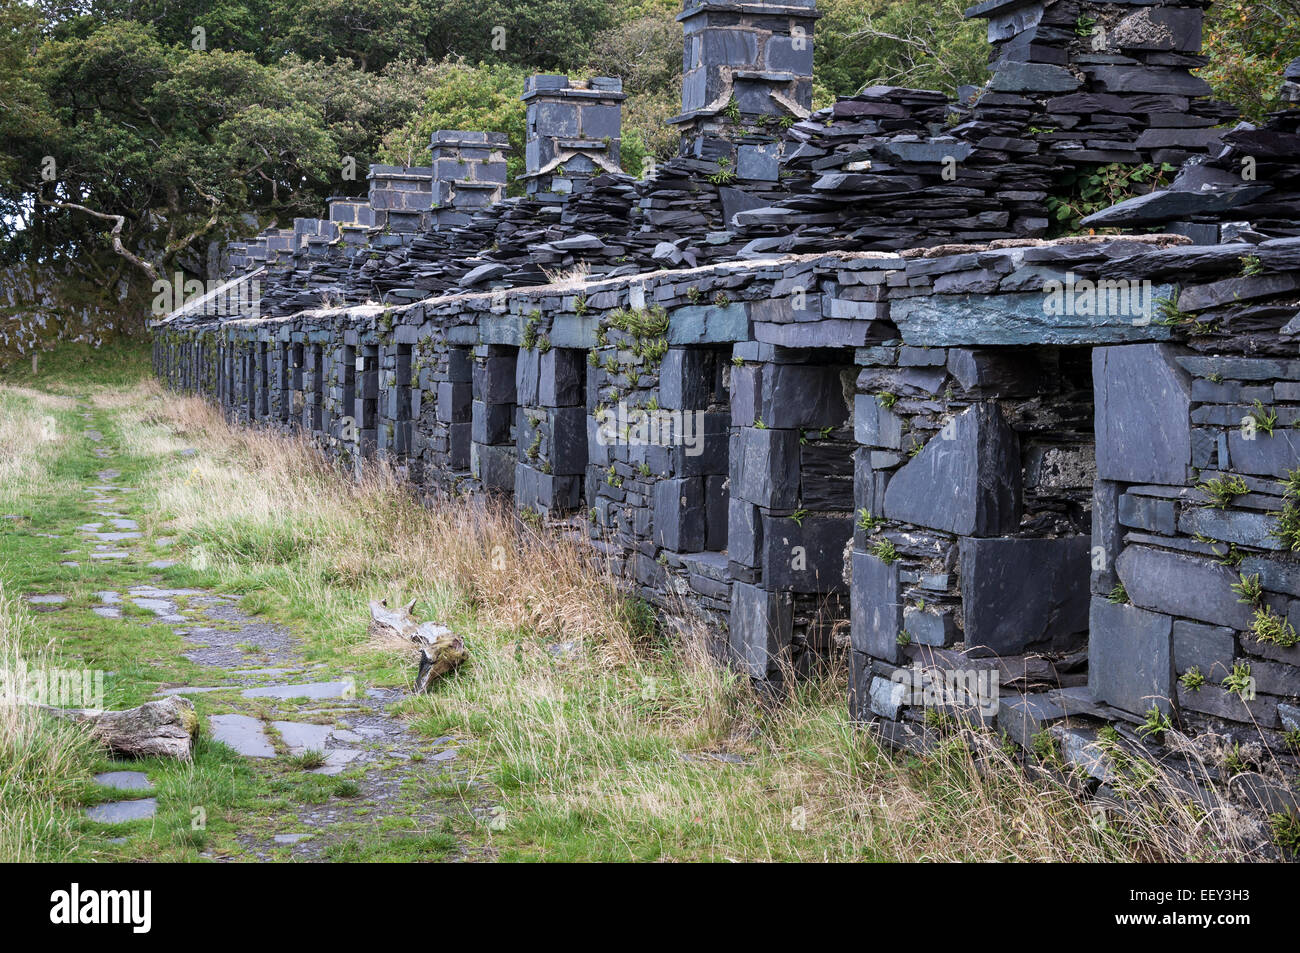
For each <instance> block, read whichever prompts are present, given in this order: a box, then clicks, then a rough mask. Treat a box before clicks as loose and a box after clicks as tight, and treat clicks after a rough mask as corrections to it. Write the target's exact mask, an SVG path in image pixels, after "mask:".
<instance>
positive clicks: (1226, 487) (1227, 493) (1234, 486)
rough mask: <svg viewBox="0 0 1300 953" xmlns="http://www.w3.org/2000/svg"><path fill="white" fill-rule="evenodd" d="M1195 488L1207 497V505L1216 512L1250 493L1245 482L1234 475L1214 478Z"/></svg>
mask: <svg viewBox="0 0 1300 953" xmlns="http://www.w3.org/2000/svg"><path fill="white" fill-rule="evenodd" d="M1196 488H1197V489H1198V490H1200V491H1201V492H1202V493H1204V494H1205V495H1206V496H1207V497H1209V500H1208V505H1209V506H1212V507H1214V508H1215V509H1217V510H1222V509H1226V508H1227V507H1228V504H1229V503H1231V502H1232V501H1233V500H1235V499H1236V498H1237V497H1239V496H1243V495H1245V494H1246V493H1249V492H1250V489H1249V488H1248V487H1247V486H1246V481H1245V480H1243V479H1242V478H1241V477H1239V476H1236V475H1233V476H1226V475H1225V476H1219V477H1215V478H1214V479H1212V480H1206V481H1204V482H1202V483H1200V484H1198V485H1197V487H1196Z"/></svg>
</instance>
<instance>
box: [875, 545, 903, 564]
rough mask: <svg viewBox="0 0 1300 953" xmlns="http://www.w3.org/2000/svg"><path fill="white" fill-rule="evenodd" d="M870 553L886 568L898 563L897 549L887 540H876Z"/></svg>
mask: <svg viewBox="0 0 1300 953" xmlns="http://www.w3.org/2000/svg"><path fill="white" fill-rule="evenodd" d="M870 553H871V555H873V556H875V557H876V558H877V559H879V560H880V561H881V562H882V563H884V564H885V565H886V566H892V565H893V564H894V563H896V562H898V548H897V547H896V546H894V544H893V543H892V542H891V541H890V540H887V539H881V540H877V541H876V542H875V543H874V544H873V545H872V547H871V549H870Z"/></svg>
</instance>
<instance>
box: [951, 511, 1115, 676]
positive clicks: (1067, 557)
mask: <svg viewBox="0 0 1300 953" xmlns="http://www.w3.org/2000/svg"><path fill="white" fill-rule="evenodd" d="M1089 548H1090V540H1089V537H1087V536H1074V537H1066V538H1062V539H972V538H963V539H962V540H961V542H960V546H959V553H960V559H961V595H962V619H963V623H964V632H965V641H966V648H967V649H968V650H970V649H975V648H979V649H985V650H990V651H992V652H994V653H996V654H998V655H1017V654H1020V653H1022V652H1025V651H1026V650H1028V649H1030V648H1031V647H1033V646H1039V645H1050V644H1054V643H1056V644H1060V643H1062V642H1063V641H1064V640H1067V639H1068V638H1069V637H1070V636H1073V635H1075V634H1077V633H1081V632H1084V631H1085V630H1086V629H1087V628H1088V602H1089V587H1088V582H1089V565H1090V561H1089Z"/></svg>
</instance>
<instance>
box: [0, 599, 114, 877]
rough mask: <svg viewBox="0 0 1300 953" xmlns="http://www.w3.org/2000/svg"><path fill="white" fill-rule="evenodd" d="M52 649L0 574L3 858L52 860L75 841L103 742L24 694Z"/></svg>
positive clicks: (0, 841)
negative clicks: (75, 820)
mask: <svg viewBox="0 0 1300 953" xmlns="http://www.w3.org/2000/svg"><path fill="white" fill-rule="evenodd" d="M50 657H51V653H50V646H49V644H48V641H47V640H45V639H43V638H42V636H41V633H40V632H39V631H38V630H37V627H36V625H35V622H34V620H33V618H32V615H31V613H30V612H28V611H27V609H26V607H25V606H23V605H22V603H21V602H19V601H18V600H17V599H16V598H14V597H13V595H12V594H10V593H9V592H7V591H6V589H5V583H4V579H3V577H0V671H2V672H3V673H4V674H5V677H6V680H5V683H4V685H3V686H0V693H3V695H2V696H0V863H13V862H17V861H32V860H39V859H48V858H49V857H50V856H51V854H54V853H56V852H57V853H60V854H61V853H63V852H65V851H67V850H68V849H69V847H70V845H71V843H72V842H73V841H74V840H75V836H76V835H75V832H74V826H73V824H72V822H71V820H70V816H71V815H70V811H71V809H72V806H74V805H75V804H76V803H77V800H78V797H79V794H80V789H81V785H82V784H83V783H84V781H85V778H86V776H87V773H88V772H87V765H88V764H90V763H91V762H92V761H93V759H95V757H96V756H97V754H98V746H97V745H96V743H95V742H94V741H93V739H92V738H91V737H90V736H89V734H87V733H86V732H85V731H83V730H81V729H79V728H77V727H75V726H74V725H71V724H69V723H67V722H61V721H57V720H54V719H52V718H50V717H49V716H47V715H44V714H42V713H41V712H40V710H39V709H37V708H35V707H33V706H31V705H27V704H24V703H23V701H22V700H21V699H20V698H19V697H17V696H18V695H19V694H21V692H22V684H23V683H22V680H21V676H22V673H24V672H34V671H39V670H41V669H42V668H47V667H50V665H51V662H50Z"/></svg>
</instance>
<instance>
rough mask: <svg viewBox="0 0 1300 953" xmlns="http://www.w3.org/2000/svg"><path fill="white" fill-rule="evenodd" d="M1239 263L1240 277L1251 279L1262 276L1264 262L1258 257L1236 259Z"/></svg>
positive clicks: (1244, 256) (1248, 256) (1250, 256)
mask: <svg viewBox="0 0 1300 953" xmlns="http://www.w3.org/2000/svg"><path fill="white" fill-rule="evenodd" d="M1238 261H1240V262H1241V277H1243V278H1253V277H1254V276H1255V275H1259V274H1263V272H1264V262H1262V261H1261V260H1260V258H1259V256H1258V255H1242V256H1241V258H1239V259H1238Z"/></svg>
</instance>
